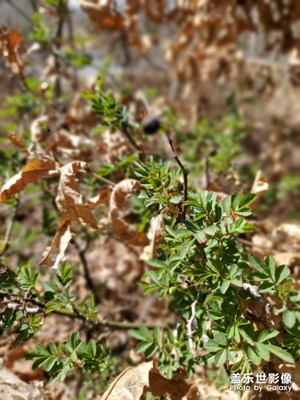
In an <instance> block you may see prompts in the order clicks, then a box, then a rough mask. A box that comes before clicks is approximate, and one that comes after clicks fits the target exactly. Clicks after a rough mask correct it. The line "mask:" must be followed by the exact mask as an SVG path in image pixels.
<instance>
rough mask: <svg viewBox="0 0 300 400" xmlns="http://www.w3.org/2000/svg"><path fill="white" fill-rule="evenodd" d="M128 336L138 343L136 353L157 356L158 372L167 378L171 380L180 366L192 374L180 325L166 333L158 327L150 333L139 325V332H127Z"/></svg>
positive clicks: (190, 362) (189, 356)
mask: <svg viewBox="0 0 300 400" xmlns="http://www.w3.org/2000/svg"><path fill="white" fill-rule="evenodd" d="M129 334H130V335H131V336H132V337H133V338H135V339H137V340H139V341H140V342H139V344H138V345H137V348H136V349H137V352H138V353H141V352H143V353H144V354H145V356H146V357H152V356H153V355H154V354H155V353H158V354H159V362H160V370H161V371H162V372H164V373H165V374H166V376H167V378H169V379H170V378H172V375H173V373H174V372H176V371H177V370H178V369H179V368H180V366H182V365H186V366H187V369H188V371H189V372H190V373H192V372H194V368H193V366H194V365H193V360H192V356H191V355H190V353H189V351H188V347H187V343H186V338H185V331H184V327H183V326H182V325H178V327H177V328H176V329H171V328H169V329H168V330H167V332H164V331H163V329H162V328H159V327H155V328H154V329H153V331H152V332H151V331H150V330H149V329H148V328H147V327H146V326H145V325H141V326H140V328H139V330H133V329H131V330H129ZM165 336H166V337H165Z"/></svg>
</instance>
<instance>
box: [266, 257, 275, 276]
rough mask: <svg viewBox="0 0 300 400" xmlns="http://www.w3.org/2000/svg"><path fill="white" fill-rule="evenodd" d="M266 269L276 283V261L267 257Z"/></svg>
mask: <svg viewBox="0 0 300 400" xmlns="http://www.w3.org/2000/svg"><path fill="white" fill-rule="evenodd" d="M266 267H267V269H268V272H269V274H270V276H271V278H272V280H273V281H275V268H276V263H275V260H274V258H273V257H272V256H267V257H266Z"/></svg>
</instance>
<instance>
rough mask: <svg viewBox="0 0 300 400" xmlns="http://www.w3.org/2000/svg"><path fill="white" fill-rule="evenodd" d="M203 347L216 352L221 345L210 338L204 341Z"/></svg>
mask: <svg viewBox="0 0 300 400" xmlns="http://www.w3.org/2000/svg"><path fill="white" fill-rule="evenodd" d="M204 348H205V349H206V350H208V351H209V352H216V351H219V350H221V349H222V347H221V346H220V345H219V344H218V343H217V342H216V341H215V340H211V339H210V340H209V341H208V342H207V343H205V345H204Z"/></svg>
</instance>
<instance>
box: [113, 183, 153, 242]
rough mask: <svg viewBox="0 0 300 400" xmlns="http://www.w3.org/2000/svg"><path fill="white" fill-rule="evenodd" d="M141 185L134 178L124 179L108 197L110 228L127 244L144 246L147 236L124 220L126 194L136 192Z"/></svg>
mask: <svg viewBox="0 0 300 400" xmlns="http://www.w3.org/2000/svg"><path fill="white" fill-rule="evenodd" d="M140 187H141V185H140V183H139V182H138V181H136V180H134V179H124V180H123V181H121V182H119V183H118V184H117V185H116V186H115V187H114V189H113V191H112V194H111V198H110V204H109V208H110V216H111V222H112V228H113V231H114V233H115V235H116V236H117V237H119V238H120V239H121V240H122V241H124V242H126V243H127V244H131V245H133V246H145V245H146V244H148V239H147V236H146V235H145V234H144V233H143V232H138V231H137V230H136V228H135V226H133V225H130V224H128V223H127V222H126V221H125V220H124V210H123V208H124V203H125V200H126V199H127V197H128V196H130V195H131V194H133V193H136V191H137V190H139V189H140Z"/></svg>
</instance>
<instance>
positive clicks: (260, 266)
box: [248, 254, 266, 275]
mask: <svg viewBox="0 0 300 400" xmlns="http://www.w3.org/2000/svg"><path fill="white" fill-rule="evenodd" d="M248 259H249V261H250V263H251V264H252V265H253V267H254V268H256V269H257V271H259V272H260V273H261V274H263V275H266V266H265V265H264V263H263V262H262V261H261V260H260V259H259V258H258V257H256V256H254V255H251V254H249V256H248Z"/></svg>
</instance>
